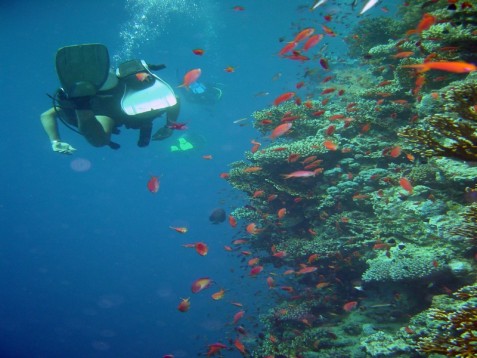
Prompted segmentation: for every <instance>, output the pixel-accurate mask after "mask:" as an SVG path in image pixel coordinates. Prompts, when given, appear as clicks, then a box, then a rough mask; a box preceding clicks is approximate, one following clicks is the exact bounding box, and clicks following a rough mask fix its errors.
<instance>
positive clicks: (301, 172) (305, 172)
mask: <svg viewBox="0 0 477 358" xmlns="http://www.w3.org/2000/svg"><path fill="white" fill-rule="evenodd" d="M315 175H316V173H315V172H313V171H308V170H297V171H296V172H293V173H290V174H283V177H284V178H285V179H290V178H309V177H314V176H315Z"/></svg>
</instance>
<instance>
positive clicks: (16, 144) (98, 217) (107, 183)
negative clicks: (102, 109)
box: [0, 0, 344, 357]
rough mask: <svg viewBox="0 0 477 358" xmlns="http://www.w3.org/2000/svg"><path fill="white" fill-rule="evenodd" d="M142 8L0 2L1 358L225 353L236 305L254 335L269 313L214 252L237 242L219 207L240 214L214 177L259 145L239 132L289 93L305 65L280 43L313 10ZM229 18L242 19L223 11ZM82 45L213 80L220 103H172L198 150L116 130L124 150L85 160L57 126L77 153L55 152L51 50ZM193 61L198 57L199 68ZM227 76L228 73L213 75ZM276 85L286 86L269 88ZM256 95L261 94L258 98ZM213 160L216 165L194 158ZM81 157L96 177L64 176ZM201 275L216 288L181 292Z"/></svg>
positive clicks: (171, 77) (233, 195)
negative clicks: (154, 186)
mask: <svg viewBox="0 0 477 358" xmlns="http://www.w3.org/2000/svg"><path fill="white" fill-rule="evenodd" d="M143 3H144V6H141V2H139V1H134V2H129V3H127V2H125V1H105V0H94V1H93V0H88V1H52V0H45V1H41V2H39V1H15V2H8V3H5V2H2V3H1V5H0V40H1V43H0V45H1V46H0V48H1V51H2V59H1V69H2V75H1V76H0V87H1V88H2V98H1V104H2V112H3V116H2V119H3V127H2V130H1V131H0V137H1V138H0V152H1V153H2V154H1V157H0V165H1V170H0V180H1V184H2V185H1V186H0V227H1V228H2V229H1V239H0V282H1V287H2V289H1V291H0V356H1V357H160V356H162V355H164V354H168V353H169V354H170V353H173V354H175V356H176V357H189V356H196V355H197V353H204V352H206V349H207V345H208V344H211V343H214V342H218V341H220V342H223V343H226V344H227V345H229V346H231V344H230V342H229V341H228V339H230V338H231V339H234V338H235V337H236V333H235V332H234V330H233V326H232V325H230V322H231V321H232V317H233V315H234V314H235V313H236V312H237V311H238V310H239V309H238V308H237V307H235V306H233V305H231V302H241V303H243V304H244V309H245V311H246V319H245V320H244V322H243V325H244V326H245V327H246V328H247V329H248V330H250V331H251V332H254V334H258V333H259V332H260V325H259V322H258V315H259V313H260V311H263V310H266V308H267V307H268V305H269V304H270V302H271V301H273V298H272V297H270V296H269V295H268V293H267V287H266V285H265V282H264V280H260V281H259V280H254V279H251V278H249V277H248V271H247V269H246V268H245V267H244V266H245V265H244V263H243V262H241V257H240V256H239V255H238V254H235V253H229V252H226V251H225V250H224V249H223V245H227V244H230V242H231V240H232V239H233V238H238V237H240V235H239V234H237V232H238V229H232V228H231V227H229V226H228V224H227V223H223V224H219V225H212V224H211V223H210V222H209V220H208V216H209V214H210V212H211V211H212V210H213V209H214V208H217V207H223V208H224V209H225V210H226V211H227V213H228V212H230V211H231V210H232V209H233V208H235V207H237V206H240V205H243V203H244V198H243V197H242V195H241V194H240V193H239V192H236V191H233V190H232V189H231V188H230V187H229V186H228V184H227V183H226V182H225V181H224V180H222V179H221V178H220V177H219V174H220V173H221V172H226V171H227V170H228V169H229V168H228V166H227V165H228V163H231V162H233V161H236V160H241V159H242V158H243V152H244V151H245V150H249V149H250V146H251V145H250V140H251V139H253V138H258V136H259V134H258V133H257V132H255V131H254V130H253V128H252V127H251V125H250V124H248V125H246V126H239V125H237V124H234V123H233V121H234V120H237V119H239V118H243V117H247V116H250V114H251V113H252V112H253V111H255V110H259V109H262V108H264V107H265V106H267V105H269V104H270V103H271V102H272V100H273V98H274V97H275V96H277V95H278V94H280V93H282V92H283V91H285V90H287V89H289V88H290V87H291V86H294V84H295V83H296V82H297V81H298V79H297V76H296V74H297V72H298V68H301V69H303V66H302V65H299V64H297V63H295V62H293V61H281V60H280V59H279V58H278V57H277V56H276V53H277V52H278V50H279V49H280V48H281V46H283V44H281V43H279V41H278V39H279V38H280V37H286V39H287V40H291V37H292V36H293V34H295V33H296V31H297V29H298V28H303V27H304V26H305V25H307V24H308V25H309V24H313V18H312V15H310V13H309V12H308V10H307V9H305V10H297V7H298V6H299V5H310V4H308V3H309V1H308V2H304V3H301V2H293V1H289V0H276V1H273V2H270V1H250V0H247V1H243V2H241V3H240V4H238V3H236V2H235V1H229V0H224V1H212V0H201V1H192V0H190V1H176V2H175V3H176V6H177V8H176V9H175V10H174V7H175V6H173V5H172V4H173V3H174V1H162V2H161V1H160V0H157V1H156V2H154V1H143ZM151 4H152V5H151ZM177 4H179V5H177ZM235 5H242V6H244V7H245V8H246V9H245V11H243V12H238V11H233V10H232V7H233V6H235ZM145 7H147V8H148V9H149V10H148V11H147V12H146V13H145V15H146V16H145V17H144V18H141V14H142V11H143V10H144V9H145ZM303 18H307V19H308V20H302V19H303ZM138 19H139V20H140V21H139V23H137V21H138ZM135 21H136V24H137V25H138V26H139V29H140V30H141V31H139V32H138V33H136V34H134V36H133V37H132V41H131V42H130V43H127V41H126V40H125V37H124V36H121V33H123V35H124V31H125V32H126V33H129V34H130V35H131V34H132V33H133V31H134V26H133V24H134V22H135ZM90 42H98V43H104V44H105V45H107V46H108V48H109V51H110V54H111V56H112V57H114V60H113V61H119V60H127V59H128V58H126V56H128V55H130V56H132V57H133V58H144V59H146V60H147V61H149V62H152V63H164V64H166V65H167V68H166V69H165V70H163V71H161V72H160V76H161V77H162V78H163V79H165V80H166V81H168V82H169V83H171V84H172V85H173V86H174V87H175V86H176V85H178V84H179V83H180V78H178V74H180V76H182V75H183V74H184V73H185V71H187V70H189V69H191V68H197V67H200V68H201V69H202V78H203V80H204V81H211V82H217V83H220V84H221V86H222V87H223V89H224V95H223V98H222V100H221V102H220V103H218V104H217V105H215V106H201V105H197V104H192V103H188V102H187V101H183V103H182V104H183V105H182V111H181V115H180V118H179V121H180V122H187V124H188V127H189V130H188V131H189V133H191V134H194V135H196V136H199V137H201V138H203V139H204V142H205V144H203V146H201V147H200V148H197V149H196V150H194V151H193V152H191V153H171V152H170V151H169V146H170V145H172V144H173V143H174V142H175V141H176V140H177V138H178V136H179V135H180V133H175V134H174V136H173V137H171V138H169V139H167V140H165V141H163V142H152V143H151V145H150V146H149V147H147V148H138V147H137V146H136V140H137V133H136V132H134V131H132V130H125V129H123V130H122V133H121V135H120V136H117V137H114V138H113V139H114V140H115V141H117V142H119V143H120V144H121V146H122V147H121V149H120V150H118V151H113V150H111V149H109V148H99V149H98V148H93V147H91V146H90V145H88V143H87V142H86V141H85V140H84V139H83V138H82V137H80V136H79V135H77V134H76V133H74V132H71V131H69V130H68V129H66V128H65V127H64V126H60V132H61V135H62V139H63V141H65V142H68V143H70V144H71V145H73V146H74V147H75V148H77V151H76V153H75V154H74V155H73V156H62V155H60V154H57V153H54V152H52V150H51V148H50V143H49V141H48V138H47V137H46V135H45V133H44V132H43V129H42V128H41V125H40V121H39V116H40V114H41V113H42V112H43V111H44V110H46V109H48V108H49V107H50V106H51V100H50V99H49V98H48V97H47V96H46V93H53V91H54V90H55V89H56V88H57V87H58V85H59V84H58V80H57V77H56V73H55V69H54V55H55V52H56V50H57V49H58V48H60V47H62V46H66V45H72V44H77V43H90ZM334 45H335V46H336V47H335V50H334V51H335V52H336V53H337V54H339V53H340V51H343V49H344V46H343V43H342V42H339V41H338V40H337V41H336V42H335V44H334ZM193 48H204V49H205V51H206V53H205V55H204V56H202V57H199V56H196V55H194V54H192V52H191V50H192V49H193ZM229 65H230V66H234V67H235V68H236V71H235V72H234V73H226V72H225V71H223V69H224V68H225V67H226V66H229ZM300 66H301V67H300ZM277 73H281V74H282V76H281V78H280V80H277V81H273V80H272V78H273V77H274V76H275V75H276V74H277ZM180 76H179V77H180ZM261 91H268V92H270V96H268V97H267V96H265V97H257V96H254V94H256V93H258V92H261ZM178 93H179V95H180V92H178ZM162 121H163V119H159V120H157V122H158V123H156V125H157V126H159V125H162ZM245 123H247V122H245ZM156 128H157V127H156ZM208 154H211V155H212V156H213V159H212V160H204V159H203V158H202V156H203V155H208ZM76 158H83V159H87V160H89V161H90V162H91V168H90V169H89V170H88V171H85V172H77V171H74V170H72V168H71V166H70V165H71V162H72V160H74V159H76ZM151 175H160V176H161V177H160V180H161V187H160V190H159V192H158V193H157V194H151V193H150V192H148V191H147V189H146V183H147V181H148V180H149V178H150V176H151ZM169 226H187V227H188V228H189V232H188V233H187V234H185V235H181V234H178V233H176V232H174V231H172V230H170V229H169ZM195 241H204V242H206V243H207V244H208V245H209V247H210V252H209V254H208V255H207V256H206V257H201V256H199V255H197V254H196V253H195V251H194V250H193V249H186V248H184V247H182V246H181V245H182V244H185V243H190V242H195ZM206 276H209V277H211V278H213V280H214V281H215V284H214V286H213V287H212V288H210V289H208V290H206V291H203V292H201V293H199V294H196V295H193V294H192V293H191V292H190V285H191V283H192V282H193V281H194V280H195V279H197V278H199V277H206ZM222 287H223V288H225V289H227V290H228V291H227V292H226V296H225V298H224V299H223V300H221V301H217V302H216V301H213V300H212V299H211V298H210V294H212V293H213V292H216V291H218V289H219V288H222ZM192 296H193V297H192ZM182 297H183V298H187V297H191V302H192V306H191V309H190V311H189V312H187V313H180V312H178V311H177V305H178V303H179V301H180V298H182ZM252 340H253V339H252ZM225 355H226V356H227V357H229V356H230V357H237V356H240V355H239V354H238V352H237V351H233V352H232V351H226V352H225Z"/></svg>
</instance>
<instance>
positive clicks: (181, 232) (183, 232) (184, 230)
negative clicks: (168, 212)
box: [169, 226, 189, 234]
mask: <svg viewBox="0 0 477 358" xmlns="http://www.w3.org/2000/svg"><path fill="white" fill-rule="evenodd" d="M169 229H172V230H174V231H177V232H178V233H180V234H185V233H186V232H187V231H189V229H187V228H186V227H175V226H169Z"/></svg>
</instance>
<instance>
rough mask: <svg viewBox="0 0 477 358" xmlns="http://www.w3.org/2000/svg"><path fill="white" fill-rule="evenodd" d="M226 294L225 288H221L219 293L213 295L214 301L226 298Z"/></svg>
mask: <svg viewBox="0 0 477 358" xmlns="http://www.w3.org/2000/svg"><path fill="white" fill-rule="evenodd" d="M224 294H225V290H224V289H223V288H221V289H220V290H219V291H217V292H215V293H213V294H212V296H211V297H212V299H213V300H216V301H218V300H221V299H222V298H224Z"/></svg>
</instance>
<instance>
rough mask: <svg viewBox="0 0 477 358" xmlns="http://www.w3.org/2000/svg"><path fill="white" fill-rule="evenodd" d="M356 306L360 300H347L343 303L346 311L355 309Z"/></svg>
mask: <svg viewBox="0 0 477 358" xmlns="http://www.w3.org/2000/svg"><path fill="white" fill-rule="evenodd" d="M356 307H358V302H356V301H350V302H347V303H345V304H344V305H343V309H344V310H345V311H346V312H351V311H352V310H354V309H355V308H356Z"/></svg>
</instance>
